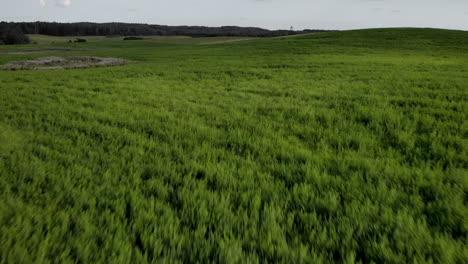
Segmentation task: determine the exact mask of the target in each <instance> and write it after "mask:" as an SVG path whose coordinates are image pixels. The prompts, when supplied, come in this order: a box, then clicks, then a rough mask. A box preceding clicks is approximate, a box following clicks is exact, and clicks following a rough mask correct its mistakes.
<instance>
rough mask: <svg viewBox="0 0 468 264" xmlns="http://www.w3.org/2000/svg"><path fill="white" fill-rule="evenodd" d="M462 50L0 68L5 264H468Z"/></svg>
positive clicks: (142, 56) (443, 40)
mask: <svg viewBox="0 0 468 264" xmlns="http://www.w3.org/2000/svg"><path fill="white" fill-rule="evenodd" d="M467 40H468V36H467V33H466V32H457V31H444V30H430V29H426V30H423V29H385V30H364V31H350V32H333V33H323V34H319V35H311V36H302V37H295V38H283V39H281V38H280V39H263V40H252V41H243V42H239V43H229V44H221V45H209V46H199V45H171V44H161V43H155V42H154V41H151V40H147V41H138V42H131V41H130V42H125V41H115V40H113V41H101V42H99V41H98V42H91V43H85V44H74V43H73V44H65V43H62V44H50V45H49V44H48V45H34V46H33V47H35V48H51V47H52V48H57V47H60V48H63V47H75V48H77V51H74V52H73V55H93V56H96V55H97V56H103V57H121V58H125V59H130V60H132V61H135V62H136V63H133V64H130V65H126V66H119V67H110V68H96V69H78V70H57V71H41V72H37V71H23V72H0V263H157V262H168V263H177V262H181V263H192V262H198V263H206V262H222V263H259V262H262V263H264V262H285V263H291V262H296V263H330V262H344V263H359V262H360V263H464V262H465V261H466V259H468V248H467V243H468V238H467V235H468V221H467V219H468V209H467V197H468V196H467V191H468V184H467V175H468V150H467V146H468V125H467V122H466V120H467V114H468V105H467V102H468V87H467V84H468V75H467V72H468V63H467V61H468V43H467ZM20 48H28V47H13V48H11V47H9V48H7V47H0V52H3V53H1V54H0V63H5V62H8V61H11V60H17V59H33V58H37V57H41V56H45V55H46V54H41V53H33V54H16V55H15V54H11V53H8V52H10V51H15V50H18V49H20ZM67 54H69V53H65V52H64V53H63V55H64V56H67ZM59 55H60V54H59Z"/></svg>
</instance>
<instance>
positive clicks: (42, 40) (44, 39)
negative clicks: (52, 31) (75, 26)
mask: <svg viewBox="0 0 468 264" xmlns="http://www.w3.org/2000/svg"><path fill="white" fill-rule="evenodd" d="M28 37H29V38H30V39H31V41H33V42H36V43H38V44H52V43H66V42H69V41H70V40H71V41H74V40H76V39H77V38H82V39H86V40H87V41H89V42H97V41H122V40H123V38H124V37H106V36H84V37H55V36H46V35H28ZM142 38H144V39H145V41H153V42H160V43H170V44H210V43H218V42H223V41H235V40H245V39H253V38H245V37H211V38H192V37H177V36H176V37H164V36H142Z"/></svg>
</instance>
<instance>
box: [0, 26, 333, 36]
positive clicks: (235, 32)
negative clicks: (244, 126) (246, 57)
mask: <svg viewBox="0 0 468 264" xmlns="http://www.w3.org/2000/svg"><path fill="white" fill-rule="evenodd" d="M1 28H18V29H20V30H21V31H22V32H23V34H44V35H51V36H108V35H120V36H190V37H218V36H236V37H277V36H287V35H296V34H304V33H314V32H323V31H325V30H302V31H289V30H274V31H271V30H267V29H262V28H255V27H236V26H225V27H201V26H164V25H149V24H127V23H102V24H100V23H49V22H20V23H13V22H12V23H7V22H1V23H0V30H1Z"/></svg>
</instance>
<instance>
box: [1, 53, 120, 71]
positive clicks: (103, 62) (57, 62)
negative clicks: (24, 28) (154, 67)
mask: <svg viewBox="0 0 468 264" xmlns="http://www.w3.org/2000/svg"><path fill="white" fill-rule="evenodd" d="M127 63H128V61H127V60H124V59H119V58H100V57H91V56H79V57H67V58H62V57H45V58H39V59H35V60H25V61H12V62H9V63H7V64H5V65H2V66H0V69H2V70H9V71H18V70H59V69H81V68H91V67H105V66H118V65H124V64H127Z"/></svg>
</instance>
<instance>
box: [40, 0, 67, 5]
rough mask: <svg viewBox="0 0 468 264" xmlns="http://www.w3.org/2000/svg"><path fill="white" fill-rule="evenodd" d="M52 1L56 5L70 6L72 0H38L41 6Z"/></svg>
mask: <svg viewBox="0 0 468 264" xmlns="http://www.w3.org/2000/svg"><path fill="white" fill-rule="evenodd" d="M52 3H54V5H55V6H58V7H70V6H71V4H72V0H39V4H40V5H41V7H46V6H49V5H51V4H52Z"/></svg>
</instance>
